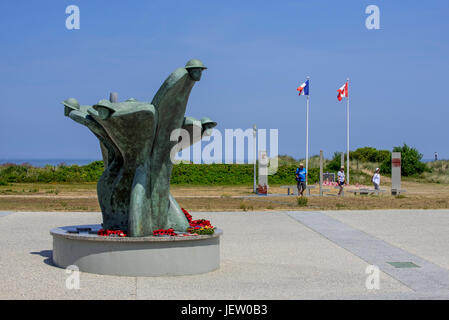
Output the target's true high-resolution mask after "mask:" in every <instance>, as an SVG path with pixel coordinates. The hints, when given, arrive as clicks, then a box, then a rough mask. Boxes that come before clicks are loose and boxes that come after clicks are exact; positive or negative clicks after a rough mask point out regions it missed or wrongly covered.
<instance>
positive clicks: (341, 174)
mask: <svg viewBox="0 0 449 320" xmlns="http://www.w3.org/2000/svg"><path fill="white" fill-rule="evenodd" d="M337 179H338V186H339V187H340V190H339V191H338V195H339V196H341V193H342V192H343V187H344V185H345V183H346V178H345V167H341V168H340V171H338V178H337Z"/></svg>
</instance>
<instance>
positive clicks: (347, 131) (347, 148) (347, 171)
mask: <svg viewBox="0 0 449 320" xmlns="http://www.w3.org/2000/svg"><path fill="white" fill-rule="evenodd" d="M346 81H347V83H348V92H347V94H348V96H347V106H346V123H347V128H346V136H347V138H346V139H347V141H346V165H347V166H348V167H347V169H346V175H347V178H346V181H347V183H348V184H349V78H347V79H346Z"/></svg>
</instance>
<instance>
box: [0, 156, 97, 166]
mask: <svg viewBox="0 0 449 320" xmlns="http://www.w3.org/2000/svg"><path fill="white" fill-rule="evenodd" d="M98 160H102V159H67V158H53V159H51V158H48V159H26V158H14V159H0V165H3V164H7V163H13V164H16V165H23V164H29V165H31V166H33V167H39V168H42V167H45V166H46V165H50V166H58V165H60V164H65V165H67V166H71V165H75V164H76V165H79V166H85V165H88V164H90V163H92V162H94V161H98Z"/></svg>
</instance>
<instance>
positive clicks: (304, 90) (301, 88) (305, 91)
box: [296, 80, 309, 96]
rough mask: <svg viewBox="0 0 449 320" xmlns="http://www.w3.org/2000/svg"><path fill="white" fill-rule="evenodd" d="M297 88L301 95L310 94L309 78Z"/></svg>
mask: <svg viewBox="0 0 449 320" xmlns="http://www.w3.org/2000/svg"><path fill="white" fill-rule="evenodd" d="M296 90H297V91H299V95H300V96H308V95H309V80H307V81H306V82H304V83H303V84H302V85H300V86H299V87H298V89H296Z"/></svg>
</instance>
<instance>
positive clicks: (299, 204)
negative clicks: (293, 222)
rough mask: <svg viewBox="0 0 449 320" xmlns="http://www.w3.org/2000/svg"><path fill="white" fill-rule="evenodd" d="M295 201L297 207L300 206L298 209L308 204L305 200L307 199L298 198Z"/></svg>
mask: <svg viewBox="0 0 449 320" xmlns="http://www.w3.org/2000/svg"><path fill="white" fill-rule="evenodd" d="M297 201H298V206H300V207H305V206H307V202H308V199H307V198H304V197H298V199H297Z"/></svg>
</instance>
